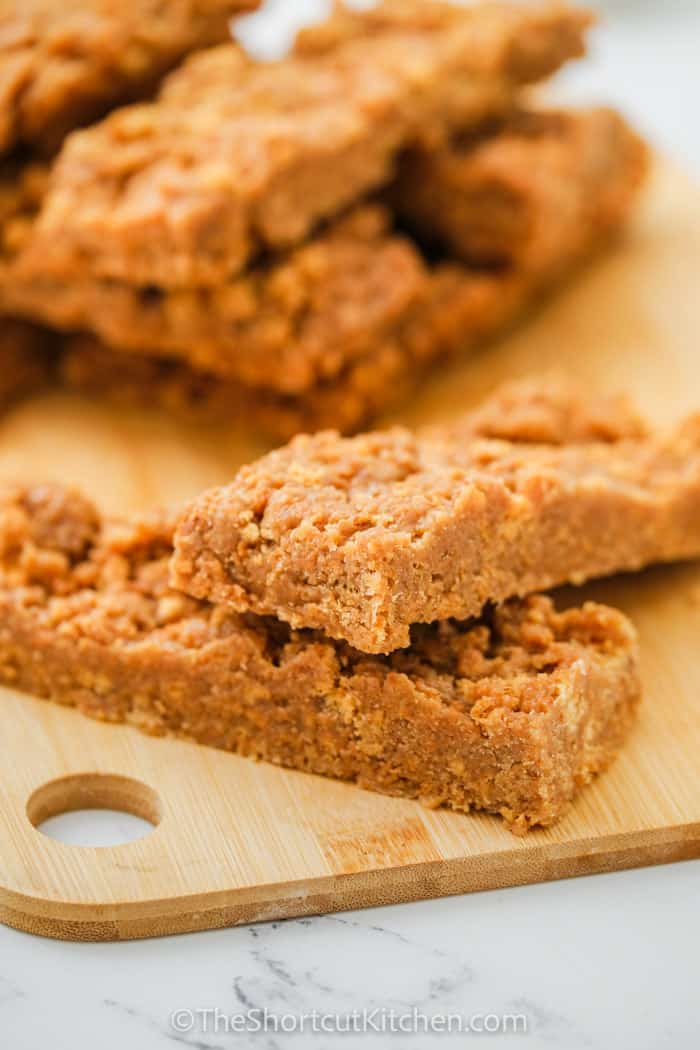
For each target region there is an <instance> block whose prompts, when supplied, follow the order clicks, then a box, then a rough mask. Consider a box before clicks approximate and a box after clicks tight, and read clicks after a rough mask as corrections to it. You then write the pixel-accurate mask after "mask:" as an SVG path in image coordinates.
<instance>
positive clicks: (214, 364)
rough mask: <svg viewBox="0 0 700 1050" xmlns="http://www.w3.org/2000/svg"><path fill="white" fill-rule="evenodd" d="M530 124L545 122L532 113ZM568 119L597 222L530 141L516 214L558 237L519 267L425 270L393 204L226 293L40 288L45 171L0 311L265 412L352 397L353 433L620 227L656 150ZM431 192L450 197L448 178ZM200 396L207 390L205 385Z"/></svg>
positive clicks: (349, 424)
mask: <svg viewBox="0 0 700 1050" xmlns="http://www.w3.org/2000/svg"><path fill="white" fill-rule="evenodd" d="M531 118H532V120H533V121H534V122H535V123H537V121H538V118H537V116H536V115H535V114H531ZM523 119H524V118H523ZM566 121H567V123H568V124H570V125H572V126H573V127H575V128H578V129H579V130H580V132H581V135H583V136H584V137H585V138H586V139H587V140H588V142H589V145H590V147H591V150H592V151H593V152H595V153H596V156H598V157H599V159H600V164H598V165H596V166H592V165H589V166H588V167H585V166H581V167H580V170H577V168H578V160H579V159H580V155H581V150H580V148H579V146H578V139H579V138H580V137H581V135H579V134H574V135H571V136H568V137H566V138H565V140H564V141H563V142H562V143H561V144H560V146H561V148H557V149H556V150H555V151H554V152H555V154H557V157H558V162H559V161H561V154H562V153H565V154H568V157H569V167H570V168H571V169H572V174H571V178H570V180H569V182H570V193H571V194H572V196H575V197H576V198H577V199H582V198H585V200H586V207H585V221H584V215H583V214H582V212H581V210H580V209H579V210H576V209H563V208H557V207H556V206H555V205H556V201H557V199H558V197H557V193H556V192H555V191H554V190H553V189H552V191H551V196H552V201H551V202H550V201H549V200H548V195H549V189H547V190H545V189H544V188H543V185H542V184H543V183H545V182H546V183H547V186H548V187H549V184H550V182H551V180H548V179H547V178H546V176H545V174H544V173H545V172H546V169H547V161H548V157H549V155H550V152H551V150H550V144H549V141H548V138H547V136H542V137H540V138H538V139H537V140H536V141H535V140H533V142H532V144H530V142H528V144H527V145H528V147H529V146H530V145H532V150H531V152H532V156H531V158H530V160H531V167H532V170H533V171H536V172H540V173H541V174H540V175H538V176H535V175H533V176H532V178H531V183H532V185H531V187H530V191H529V192H528V193H527V194H526V195H525V196H524V197H523V198H522V199H521V200H520V202H519V207H520V208H521V210H522V212H523V222H525V223H527V222H529V221H530V220H532V221H533V222H535V223H536V225H537V226H538V228H542V229H544V228H546V229H547V230H548V231H549V232H548V234H547V246H546V252H543V251H539V252H536V253H534V254H533V253H532V252H530V254H529V257H528V258H524V257H521V256H522V255H523V253H522V252H521V251H520V241H519V237H518V235H517V234H516V233H515V232H514V231H513V236H512V244H511V251H512V254H513V256H514V259H515V265H513V266H509V267H506V268H499V269H498V270H496V271H492V272H487V271H484V270H483V268H482V269H481V270H475V269H470V268H465V267H459V266H457V265H454V264H452V265H450V264H447V263H443V264H442V265H439V264H431V265H428V264H427V263H426V261H425V260H424V259H423V258H422V256H421V255H420V253H419V252H418V250H417V248H416V246H415V245H414V244H412V243H411V242H410V241H409V240H408V239H407V238H406V237H403V236H399V235H398V234H397V233H395V232H393V231H392V229H391V215H390V214H389V213H388V212H387V210H386V208H382V207H380V206H378V205H376V204H375V205H364V206H360V207H359V208H357V209H355V210H354V211H353V212H351V213H350V214H349V215H348V216H346V217H345V218H344V219H342V220H336V221H335V222H334V223H331V224H330V225H329V226H328V227H326V229H325V230H323V231H321V232H319V233H318V234H317V235H316V236H315V237H314V238H313V239H312V240H311V241H310V242H308V243H307V244H305V245H303V246H302V247H300V248H297V249H295V250H293V251H291V252H289V253H287V254H286V255H284V256H281V257H276V258H274V259H272V260H271V261H270V262H268V263H267V264H265V265H259V266H257V267H254V268H252V269H251V270H250V271H249V272H248V273H247V274H244V275H241V276H239V277H237V278H233V279H232V280H230V281H228V282H226V283H224V284H223V285H222V286H220V287H218V288H209V289H201V288H199V289H198V288H194V289H176V290H173V289H170V290H164V289H157V288H143V289H139V288H136V287H132V286H131V285H129V284H126V283H123V282H118V281H107V280H95V279H93V278H91V277H89V276H88V277H82V278H78V277H76V278H75V279H74V280H66V279H63V278H54V277H50V276H49V277H41V278H38V277H28V276H27V275H26V274H25V273H23V272H22V265H21V261H20V262H18V261H17V257H18V256H19V258H20V260H21V256H22V249H23V246H24V245H26V243H27V240H28V239H30V238H31V231H32V214H33V211H34V212H35V211H36V207H37V201H40V200H41V190H42V174H41V171H40V169H37V168H36V167H35V168H33V169H31V168H30V169H27V170H26V171H24V172H21V173H20V174H19V175H16V176H15V178H14V179H12V178H9V177H8V179H7V180H6V182H5V194H4V196H5V197H6V198H7V206H6V207H5V209H4V210H5V212H6V215H7V217H6V220H5V223H4V227H3V230H4V236H3V247H4V258H5V264H4V267H3V275H2V276H3V280H2V282H1V283H0V304H1V305H2V306H3V307H4V309H5V310H8V311H12V312H14V313H21V314H23V315H26V316H29V317H35V318H41V319H43V320H44V321H45V322H46V323H49V324H53V325H58V326H59V327H61V328H64V329H69V330H75V329H80V328H85V329H89V330H91V331H94V332H96V334H98V335H99V336H100V337H101V339H102V340H103V341H104V342H106V343H107V344H108V345H111V346H113V347H121V348H126V349H128V350H130V351H131V352H132V353H134V352H138V353H139V354H143V353H146V354H153V355H160V354H163V355H166V356H169V357H181V358H182V359H183V360H185V361H187V362H188V363H189V364H190V365H191V366H193V368H194V369H195V370H197V371H198V372H200V373H201V372H206V373H211V374H212V375H214V374H218V375H220V376H222V377H224V378H225V379H227V380H234V379H235V380H237V381H240V382H242V383H244V384H247V385H248V386H255V387H258V388H260V390H261V393H260V395H259V397H258V398H257V399H256V400H257V401H265V402H268V403H269V402H270V401H274V402H275V403H276V404H277V405H278V406H280V405H281V404H282V402H283V401H285V406H284V411H285V414H289V412H292V413H293V412H295V411H296V409H297V408H298V407H300V404H301V409H302V415H303V414H304V413H305V412H306V409H304V408H303V405H304V404H312V403H314V402H318V403H319V404H321V406H323V405H326V404H328V403H329V401H330V402H333V403H334V404H335V405H336V407H337V406H338V401H339V396H343V398H344V400H345V404H344V406H342V410H341V412H340V417H339V420H338V423H337V426H338V427H339V428H340V429H343V430H350V429H353V428H354V429H357V427H358V426H360V425H361V424H362V422H363V421H368V420H370V419H371V418H372V415H373V414H374V415H376V414H377V411H381V410H382V409H383V408H387V407H389V406H390V404H391V403H392V400H393V401H395V400H396V399H397V398H398V397H399V396H400V394H401V392H402V391H404V390H405V389H406V388H407V387H410V385H411V381H413V382H414V383H415V381H416V380H417V379H419V378H420V372H421V369H424V368H425V367H427V365H428V364H429V363H430V362H431V361H432V360H434V359H435V358H436V357H439V356H440V355H441V354H443V353H445V352H446V351H447V350H453V349H454V350H459V349H468V348H470V347H471V346H473V345H474V344H475V343H478V342H480V341H483V339H484V337H485V336H486V335H488V334H491V333H493V332H497V331H498V330H499V329H500V328H502V327H504V326H505V325H506V324H508V323H509V322H510V321H511V320H512V319H513V317H515V316H516V315H517V313H518V312H519V310H520V309H522V308H523V307H524V306H525V305H527V304H529V303H530V302H531V301H532V300H533V298H536V297H537V296H538V295H539V293H540V292H541V291H542V290H543V289H544V288H545V287H546V286H547V285H549V284H550V283H552V282H553V281H555V280H558V279H560V278H561V277H563V276H565V275H566V274H567V272H568V271H569V270H570V269H571V267H572V265H573V264H575V263H576V262H578V261H579V260H580V259H582V258H585V257H586V256H587V255H589V254H591V253H592V252H593V251H594V250H595V249H596V248H597V247H598V246H599V245H600V244H601V243H603V242H604V241H605V240H606V238H607V237H609V236H610V235H611V234H612V233H613V232H615V231H617V230H618V229H619V228H620V226H622V225H623V223H624V221H625V220H626V218H627V217H628V215H629V213H630V210H631V206H632V204H633V201H634V199H635V196H636V194H637V192H638V190H639V186H640V183H641V181H642V178H643V174H644V171H645V168H646V158H647V153H646V148H645V146H644V144H643V143H642V142H641V141H640V140H639V138H638V137H637V136H636V135H635V133H634V132H633V131H632V130H631V129H630V128H629V127H628V126H627V125H626V124H624V122H622V121H621V120H620V119H619V118H616V117H612V116H611V115H609V114H605V115H603V116H602V118H601V117H600V115H598V114H586V113H583V114H576V113H574V112H570V113H569V114H568V115H567V117H566ZM611 122H612V124H613V125H614V127H615V133H614V134H610V127H609V125H610V123H611ZM584 128H585V129H586V131H585V135H584V132H583V129H584ZM489 142H490V145H488V146H486V145H484V146H483V147H482V149H483V150H484V151H488V152H489V154H490V155H491V157H492V158H495V157H498V156H501V155H503V156H504V157H505V158H507V157H508V156H509V155H510V153H511V148H510V147H511V139H510V133H506V132H494V135H493V138H492V139H491V140H489ZM595 143H597V146H596V148H595V149H594V144H595ZM540 154H541V155H540ZM603 156H604V157H605V162H604V163H603V161H602V157H603ZM479 170H482V166H481V165H479ZM557 177H558V172H557ZM535 186H537V190H536V189H535ZM550 188H551V187H550ZM435 190H436V201H439V199H440V190H441V183H440V181H439V179H436V186H435ZM13 192H14V196H15V200H14V201H13ZM0 199H1V198H0ZM550 203H551V205H552V206H551V207H550ZM437 217H438V218H439V214H438V216H437ZM465 221H466V217H465ZM470 222H471V223H472V228H473V226H474V222H473V220H470ZM464 236H465V238H466V237H467V236H468V230H466V229H465V231H464ZM373 360H376V361H377V376H378V379H381V378H382V377H387V378H388V376H389V375H390V372H389V371H388V369H389V368H390V369H391V370H392V371H393V374H394V375H395V376H396V380H397V382H396V384H395V385H389V384H385V385H384V386H383V387H380V386H375V389H374V390H372V389H371V386H370V384H369V377H370V373H371V371H372V368H373V364H372V362H373ZM419 366H420V367H419ZM130 367H131V366H129V365H128V364H127V363H124V364H123V365H122V366H120V372H121V373H122V374H123V375H126V374H127V372H128V370H129V368H130ZM152 370H153V372H154V373H156V372H158V373H159V374H161V375H163V376H165V374H166V373H167V374H171V373H173V372H174V368H173V366H172V364H171V363H170V362H168V363H167V364H163V365H162V366H157V365H154V366H153V369H152ZM132 371H133V372H134V374H135V375H136V374H139V373H140V372H141V373H142V372H143V371H144V366H143V365H142V364H141V363H139V362H138V361H137V362H134V364H133V367H132ZM178 374H179V375H180V376H182V377H184V376H185V375H186V374H187V373H186V372H184V371H183V370H180V372H179V373H178ZM352 376H354V377H355V378H354V379H353V378H351V377H352ZM360 376H361V377H363V378H362V379H360V378H358V377H360ZM365 379H366V380H367V382H366V381H365ZM197 385H198V386H199V387H200V388H202V386H203V382H200V381H198V382H197ZM360 385H361V387H362V395H361V401H362V403H360V401H359V400H358V398H359V397H360V394H359V389H360ZM222 386H223V388H224V390H225V394H224V395H223V396H222V398H220V399H219V401H220V403H221V404H224V403H225V400H226V398H227V397H229V396H231V395H232V394H233V393H234V391H233V389H232V388H231V385H230V383H227V384H222ZM132 388H133V384H132ZM349 389H350V390H351V391H352V393H351V394H350V400H347V399H346V398H345V391H347V390H349ZM292 397H293V398H294V400H295V404H292V403H291V400H290V399H291V398H292ZM363 404H364V405H365V406H366V407H365V408H363V407H362V405H363ZM307 415H308V420H309V422H308V424H306V425H307V426H308V427H309V428H311V427H312V426H315V425H319V424H320V425H322V421H323V420H324V419H328V416H327V415H326V413H325V409H324V408H323V407H321V409H320V410H319V411H318V412H317V413H315V414H314V413H313V412H312V413H310V414H308V413H307ZM330 421H331V422H333V418H332V417H330ZM334 425H336V424H335V423H334ZM275 429H276V432H278V433H283V432H284V431H283V430H280V429H279V428H275ZM296 429H297V430H298V429H300V427H297V428H296ZM302 429H303V426H302ZM287 432H288V433H289V431H287Z"/></svg>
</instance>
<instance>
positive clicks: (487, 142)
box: [388, 109, 648, 273]
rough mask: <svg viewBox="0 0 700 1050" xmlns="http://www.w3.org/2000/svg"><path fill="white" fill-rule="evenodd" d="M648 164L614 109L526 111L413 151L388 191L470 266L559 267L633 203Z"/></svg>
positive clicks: (403, 212)
mask: <svg viewBox="0 0 700 1050" xmlns="http://www.w3.org/2000/svg"><path fill="white" fill-rule="evenodd" d="M647 163H648V157H647V151H646V148H645V147H644V145H643V144H642V143H641V141H640V140H639V139H638V138H637V136H635V135H634V133H633V132H632V131H631V130H630V128H629V126H628V125H627V124H626V123H625V121H624V120H623V119H622V117H621V116H620V115H619V114H618V113H615V112H614V110H610V109H593V110H581V111H576V110H540V111H538V110H521V111H519V112H517V113H515V114H514V115H512V116H511V117H510V118H509V119H508V120H506V121H505V122H504V123H503V124H502V125H501V126H499V127H498V128H497V129H489V130H488V134H482V135H481V136H478V137H475V136H473V135H472V136H469V135H466V136H463V137H462V138H456V139H454V140H453V141H452V142H451V143H448V144H447V145H445V146H443V147H442V148H437V149H434V150H427V149H416V150H414V151H412V152H411V153H410V154H408V155H406V157H405V158H404V160H403V161H402V164H401V166H400V168H399V173H398V177H397V180H396V182H395V184H394V186H393V187H392V190H391V191H390V193H389V195H388V196H389V200H390V202H391V205H392V207H394V209H395V210H396V212H397V213H398V215H399V216H400V217H402V218H404V219H405V220H406V221H407V223H408V224H409V225H410V226H411V227H412V228H413V230H414V231H415V232H417V233H418V234H419V236H421V237H423V238H425V239H427V240H428V241H431V242H432V243H439V244H440V245H441V246H442V248H443V250H447V251H448V252H449V253H450V254H451V255H454V256H456V257H457V258H460V259H462V260H464V261H465V262H467V263H469V264H471V265H474V266H511V267H517V268H518V269H520V270H525V269H534V270H536V271H537V272H539V273H547V272H549V271H554V272H556V269H557V267H558V266H559V265H560V264H561V259H562V258H566V256H567V255H568V254H569V253H570V252H571V250H572V245H575V244H576V242H577V241H580V239H581V229H582V228H584V229H585V228H589V229H590V228H595V227H606V226H609V225H610V224H611V223H614V222H615V221H619V216H620V215H621V214H625V213H626V212H627V211H628V210H629V206H630V202H631V198H632V197H633V196H634V194H635V193H636V191H637V188H638V186H639V184H640V183H641V181H642V179H643V176H644V174H645V171H646V167H647ZM621 170H624V171H627V172H628V173H629V175H628V178H627V179H626V180H625V181H621V180H620V178H619V172H620V171H621ZM601 187H605V188H606V189H607V192H602V191H601Z"/></svg>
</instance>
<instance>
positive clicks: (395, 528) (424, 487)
mask: <svg viewBox="0 0 700 1050" xmlns="http://www.w3.org/2000/svg"><path fill="white" fill-rule="evenodd" d="M592 403H593V405H595V398H593V399H592ZM585 414H586V415H589V414H590V410H589V409H588V408H586V409H585ZM613 422H614V420H611V423H613ZM697 556H700V415H697V416H693V417H691V418H690V419H688V420H686V421H685V423H683V424H682V425H679V426H677V427H676V428H675V429H673V430H671V431H669V432H663V433H656V432H652V433H650V434H648V435H645V436H641V437H640V436H635V437H631V438H625V439H623V440H621V441H615V442H605V441H594V442H583V443H576V444H566V445H561V446H559V447H552V446H551V445H539V444H530V445H524V444H523V443H518V442H513V441H503V440H493V439H484V438H482V437H480V436H477V437H475V436H474V431H473V422H472V419H471V417H469V416H467V417H466V419H465V420H464V421H463V423H462V424H460V423H459V422H456V423H454V424H452V425H451V426H448V427H446V428H440V427H434V428H431V429H430V430H428V431H425V432H423V433H421V432H418V433H412V432H411V431H409V430H406V429H405V428H403V427H395V428H394V429H391V430H388V431H378V432H374V433H366V434H362V435H360V436H358V437H354V438H341V437H340V436H339V435H338V433H337V432H335V431H323V432H320V433H318V434H315V435H312V436H299V437H297V438H295V439H294V440H293V441H292V442H291V443H290V444H289V445H287V446H285V447H283V448H281V449H279V450H277V451H274V452H272V453H270V454H268V455H267V456H264V457H263V458H262V459H260V460H259V461H258V462H256V463H253V464H250V465H248V466H245V467H243V468H242V469H241V470H240V471H239V473H238V474H237V476H236V478H235V480H234V481H233V482H232V484H230V485H228V486H225V487H223V488H217V489H213V490H211V491H209V492H207V493H204V494H203V495H202V496H200V497H199V498H198V499H195V500H194V501H193V503H192V504H191V505H190V507H189V509H188V510H187V512H186V513H185V514H184V515H183V517H182V520H181V522H180V524H179V526H178V529H177V533H176V537H175V556H174V561H173V576H172V579H173V583H174V585H175V586H177V587H180V588H181V589H183V590H186V591H188V592H189V593H191V594H193V595H195V596H197V597H206V598H208V599H209V600H211V601H215V602H228V603H229V604H230V605H231V606H232V607H233V608H236V609H238V610H249V611H254V612H256V613H259V614H263V615H274V616H277V617H279V618H280V619H283V620H285V621H287V622H289V623H290V624H292V625H293V626H295V627H302V626H303V627H313V628H318V629H321V630H323V631H325V632H326V633H327V634H329V635H330V636H331V637H334V638H343V639H345V640H346V641H348V642H350V644H352V645H354V646H355V647H356V648H358V649H360V650H363V651H365V652H380V653H381V652H384V653H386V652H391V651H393V650H394V649H398V648H400V647H402V646H406V645H408V644H409V637H410V628H411V625H413V624H416V623H430V622H433V621H435V620H443V619H446V618H448V617H457V618H459V619H463V618H465V617H467V616H474V615H478V614H479V613H480V611H481V610H482V608H483V606H484V604H485V603H486V602H499V601H503V600H504V599H505V598H508V597H511V596H518V595H524V594H528V593H531V592H534V591H538V590H544V589H546V588H549V587H553V586H556V585H559V584H563V583H566V582H570V583H581V582H583V581H584V580H586V579H590V578H593V577H597V576H604V575H607V574H610V573H615V572H622V571H628V570H635V569H640V568H642V567H643V566H645V565H649V564H651V563H653V562H663V561H672V560H676V559H683V558H691V557H697Z"/></svg>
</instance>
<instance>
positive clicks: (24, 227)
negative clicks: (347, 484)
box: [0, 194, 430, 395]
mask: <svg viewBox="0 0 700 1050" xmlns="http://www.w3.org/2000/svg"><path fill="white" fill-rule="evenodd" d="M8 196H9V194H8ZM0 201H1V194H0ZM16 211H18V212H19V214H18V215H17V214H16V215H15V216H14V217H13V219H12V221H8V222H7V223H6V225H5V229H6V231H7V232H6V235H5V240H6V242H7V248H6V252H5V257H6V260H7V261H6V264H5V266H4V268H3V267H0V272H2V270H3V269H4V273H2V276H3V278H4V279H3V282H2V287H1V288H0V304H1V305H2V306H3V308H4V309H5V310H8V311H13V312H14V313H20V314H22V315H25V316H28V317H33V318H37V319H42V320H43V321H44V322H46V323H48V324H52V325H56V326H58V327H60V328H62V329H65V330H68V331H75V330H80V329H87V330H90V331H93V332H95V334H96V335H98V336H99V337H100V338H101V339H102V340H103V341H104V342H105V343H107V344H108V345H110V346H112V347H116V348H120V349H126V350H128V351H130V352H132V353H133V352H136V353H139V354H142V353H144V352H146V353H150V354H154V355H166V356H169V357H180V358H182V359H184V360H185V361H187V362H188V364H190V365H191V366H192V367H193V368H195V369H198V370H200V371H205V372H209V373H212V374H215V375H219V376H221V377H222V378H223V379H224V380H232V379H235V380H239V381H240V382H242V383H247V384H248V385H249V386H259V387H266V388H268V389H270V390H275V391H276V392H277V393H278V394H280V395H298V394H301V393H304V392H305V391H307V390H309V389H312V390H313V388H314V387H316V386H317V385H318V384H319V383H321V382H323V381H325V380H328V379H330V378H332V377H333V376H334V375H335V374H336V373H338V372H339V371H341V370H342V369H343V368H345V367H347V366H348V365H351V364H352V362H353V361H354V360H356V359H359V358H362V357H366V356H367V355H369V354H371V353H374V352H375V348H377V347H379V346H381V345H382V344H383V343H385V342H387V341H388V340H396V338H397V335H398V331H399V328H400V326H401V324H402V323H403V322H404V321H405V320H406V319H407V318H408V317H409V316H410V314H411V311H412V308H413V307H414V305H415V304H416V303H417V302H418V301H419V300H421V299H423V298H425V296H426V295H427V294H428V291H429V287H428V286H429V280H430V275H429V269H428V266H427V265H426V263H425V261H424V259H423V258H422V256H421V254H420V252H419V251H418V249H417V247H416V246H415V245H414V244H412V243H411V242H410V241H409V240H408V238H406V237H404V236H400V235H398V234H396V233H394V232H392V230H391V221H392V219H391V215H390V214H389V212H388V211H387V210H386V208H383V207H381V206H380V205H366V206H361V207H359V208H357V209H355V210H354V211H353V212H352V213H351V214H349V215H347V216H345V217H344V218H343V219H340V220H337V221H336V222H334V223H332V224H331V225H330V226H329V227H328V228H327V229H326V230H324V231H323V232H322V233H319V234H318V235H317V236H316V237H315V238H314V239H313V240H311V241H310V242H308V243H306V244H304V245H302V246H301V247H298V248H296V249H294V250H292V251H291V252H289V253H287V254H286V255H284V256H281V257H277V258H275V259H274V260H272V261H270V262H268V263H265V264H263V265H260V266H257V267H254V268H253V269H251V270H250V271H249V272H248V273H246V274H243V275H240V276H239V277H237V278H234V279H232V280H231V281H228V282H225V283H224V284H222V285H221V286H220V287H217V288H178V289H169V290H163V289H157V288H153V287H149V288H137V287H135V286H132V285H131V284H126V283H122V282H119V281H108V280H94V279H92V278H90V277H89V276H88V277H87V278H81V277H76V279H75V280H70V279H62V278H52V277H51V276H48V277H41V278H32V277H27V276H26V275H22V274H20V273H18V268H19V269H21V265H20V266H19V267H18V264H17V262H16V261H15V258H16V256H17V255H18V254H20V252H21V247H22V246H23V245H24V244H26V241H27V239H28V238H31V222H30V221H28V219H27V209H26V208H24V209H20V208H19V207H17V208H16ZM13 252H14V254H13ZM128 367H129V365H128V363H127V364H125V365H124V368H125V370H126V369H128ZM137 367H138V366H137Z"/></svg>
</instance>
